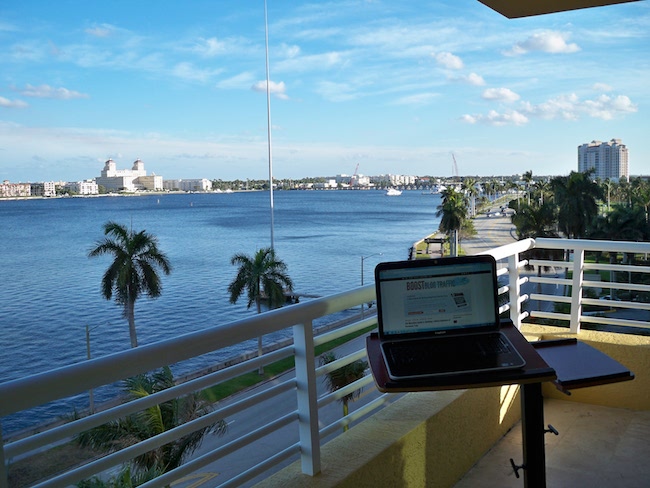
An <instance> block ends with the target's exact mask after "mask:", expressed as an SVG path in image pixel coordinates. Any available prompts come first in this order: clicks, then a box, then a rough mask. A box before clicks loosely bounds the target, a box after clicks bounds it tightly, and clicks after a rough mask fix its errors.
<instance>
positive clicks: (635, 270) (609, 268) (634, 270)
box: [585, 263, 650, 273]
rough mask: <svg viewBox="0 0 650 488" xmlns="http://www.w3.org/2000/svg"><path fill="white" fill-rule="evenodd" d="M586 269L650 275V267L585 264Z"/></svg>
mask: <svg viewBox="0 0 650 488" xmlns="http://www.w3.org/2000/svg"><path fill="white" fill-rule="evenodd" d="M585 269H598V270H601V271H620V272H625V273H627V272H632V273H650V266H642V265H635V264H613V263H585Z"/></svg>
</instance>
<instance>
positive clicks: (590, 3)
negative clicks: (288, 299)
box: [479, 0, 639, 19]
mask: <svg viewBox="0 0 650 488" xmlns="http://www.w3.org/2000/svg"><path fill="white" fill-rule="evenodd" d="M636 1H639V0H479V2H481V3H482V4H484V5H487V6H488V7H490V8H491V9H492V10H495V11H497V12H499V13H500V14H501V15H503V16H505V17H508V18H509V19H516V18H519V17H530V16H532V15H541V14H550V13H553V12H564V11H566V10H577V9H581V8H588V7H602V6H604V5H614V4H617V3H627V2H636Z"/></svg>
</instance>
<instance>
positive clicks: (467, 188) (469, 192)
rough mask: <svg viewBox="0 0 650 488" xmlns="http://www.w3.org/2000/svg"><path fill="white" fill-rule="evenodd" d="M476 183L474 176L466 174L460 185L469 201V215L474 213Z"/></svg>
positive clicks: (476, 193)
mask: <svg viewBox="0 0 650 488" xmlns="http://www.w3.org/2000/svg"><path fill="white" fill-rule="evenodd" d="M477 183H478V180H477V179H476V178H472V177H471V176H466V177H465V178H463V183H462V185H461V188H462V190H463V191H464V192H465V195H466V196H467V197H468V198H469V201H470V217H474V216H475V215H476V197H477V196H478V189H477V188H476V184H477Z"/></svg>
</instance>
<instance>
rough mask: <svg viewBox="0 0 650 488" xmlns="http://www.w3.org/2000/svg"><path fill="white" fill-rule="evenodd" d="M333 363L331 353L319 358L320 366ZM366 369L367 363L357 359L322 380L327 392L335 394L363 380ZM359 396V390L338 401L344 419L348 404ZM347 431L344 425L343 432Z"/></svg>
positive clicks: (332, 354) (334, 356) (333, 358)
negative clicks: (341, 405) (341, 407)
mask: <svg viewBox="0 0 650 488" xmlns="http://www.w3.org/2000/svg"><path fill="white" fill-rule="evenodd" d="M334 361H336V354H335V353H334V352H333V351H330V352H326V353H325V354H322V355H321V357H320V364H321V366H324V365H325V364H329V363H332V362H334ZM366 369H368V363H367V362H366V361H363V360H361V359H357V360H356V361H354V362H352V363H349V364H346V365H345V366H343V367H341V368H338V369H335V370H334V371H332V372H330V373H327V375H326V376H325V377H324V380H325V382H326V384H327V388H328V390H329V391H330V392H335V391H337V390H340V389H341V388H343V387H345V386H347V385H349V384H350V383H354V382H355V381H357V380H359V379H361V378H363V375H364V373H365V371H366ZM359 395H361V389H358V390H355V391H353V392H352V393H348V394H347V395H344V396H343V397H341V398H340V399H339V401H340V402H341V403H342V404H343V416H344V417H345V416H347V414H348V412H349V411H350V407H349V403H350V402H351V401H354V400H356V399H357V398H359ZM347 430H348V426H347V425H346V426H345V427H343V431H344V432H345V431H347Z"/></svg>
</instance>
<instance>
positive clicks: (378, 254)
mask: <svg viewBox="0 0 650 488" xmlns="http://www.w3.org/2000/svg"><path fill="white" fill-rule="evenodd" d="M382 254H383V253H381V252H376V253H374V254H370V255H369V256H361V286H363V262H364V261H365V260H366V259H368V258H371V257H373V256H381V255H382ZM363 305H364V304H363V302H361V318H363Z"/></svg>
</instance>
